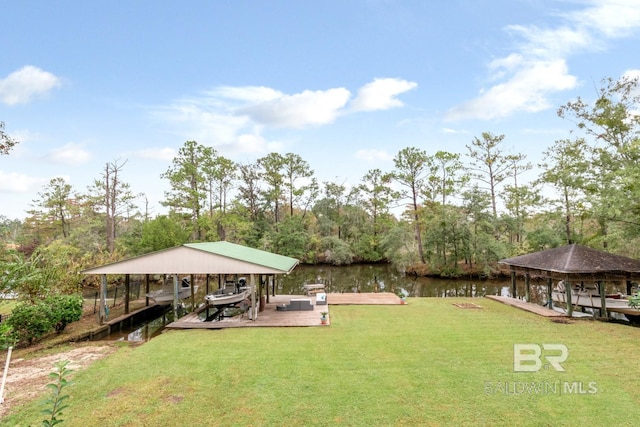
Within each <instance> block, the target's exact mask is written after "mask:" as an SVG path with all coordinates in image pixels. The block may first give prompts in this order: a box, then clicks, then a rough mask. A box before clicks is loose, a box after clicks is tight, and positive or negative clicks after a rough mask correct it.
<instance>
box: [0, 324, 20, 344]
mask: <svg viewBox="0 0 640 427" xmlns="http://www.w3.org/2000/svg"><path fill="white" fill-rule="evenodd" d="M16 344H17V342H16V338H15V335H14V334H13V328H12V327H11V325H9V322H2V323H0V350H6V349H8V348H9V347H14V346H15V345H16Z"/></svg>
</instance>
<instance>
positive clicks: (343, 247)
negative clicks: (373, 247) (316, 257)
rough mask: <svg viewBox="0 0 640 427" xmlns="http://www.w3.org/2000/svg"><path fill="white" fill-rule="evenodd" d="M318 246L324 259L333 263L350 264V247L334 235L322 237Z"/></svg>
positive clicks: (351, 253) (351, 255) (351, 256)
mask: <svg viewBox="0 0 640 427" xmlns="http://www.w3.org/2000/svg"><path fill="white" fill-rule="evenodd" d="M320 248H321V250H322V252H323V253H324V257H325V260H326V261H327V262H329V263H331V264H333V265H345V264H351V262H352V261H353V252H352V251H351V247H350V246H349V245H348V244H347V243H346V242H345V241H343V240H340V239H338V237H336V236H328V237H325V238H323V239H322V241H321V243H320Z"/></svg>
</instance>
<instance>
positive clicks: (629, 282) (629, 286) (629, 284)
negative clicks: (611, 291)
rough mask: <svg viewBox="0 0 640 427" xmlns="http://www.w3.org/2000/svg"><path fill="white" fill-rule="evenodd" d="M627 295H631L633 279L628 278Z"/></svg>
mask: <svg viewBox="0 0 640 427" xmlns="http://www.w3.org/2000/svg"><path fill="white" fill-rule="evenodd" d="M627 296H628V297H630V296H631V280H627Z"/></svg>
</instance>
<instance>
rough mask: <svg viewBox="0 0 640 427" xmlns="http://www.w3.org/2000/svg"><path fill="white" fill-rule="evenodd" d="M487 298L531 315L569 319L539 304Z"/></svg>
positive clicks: (509, 298)
mask: <svg viewBox="0 0 640 427" xmlns="http://www.w3.org/2000/svg"><path fill="white" fill-rule="evenodd" d="M485 298H488V299H491V300H494V301H498V302H501V303H503V304H507V305H510V306H512V307H516V308H519V309H521V310H525V311H528V312H530V313H535V314H537V315H540V316H544V317H567V315H566V314H564V313H559V312H557V311H555V310H551V309H550V308H547V307H543V306H541V305H538V304H533V303H530V302H526V301H523V300H519V299H516V298H511V297H503V296H498V295H486V296H485Z"/></svg>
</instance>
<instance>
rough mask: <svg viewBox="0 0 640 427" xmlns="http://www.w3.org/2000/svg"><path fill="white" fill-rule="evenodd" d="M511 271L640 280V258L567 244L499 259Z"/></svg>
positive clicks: (598, 278)
mask: <svg viewBox="0 0 640 427" xmlns="http://www.w3.org/2000/svg"><path fill="white" fill-rule="evenodd" d="M499 263H500V264H504V265H508V266H509V267H510V268H511V270H520V271H525V272H528V273H530V274H536V275H540V276H546V277H559V278H572V277H573V278H587V277H588V278H592V279H594V280H607V279H623V278H626V279H632V278H634V279H637V278H640V260H637V259H634V258H629V257H625V256H621V255H615V254H612V253H609V252H604V251H599V250H596V249H592V248H588V247H586V246H581V245H576V244H572V245H567V246H561V247H559V248H553V249H548V250H545V251H540V252H534V253H531V254H527V255H521V256H517V257H513V258H507V259H503V260H501V261H499Z"/></svg>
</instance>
